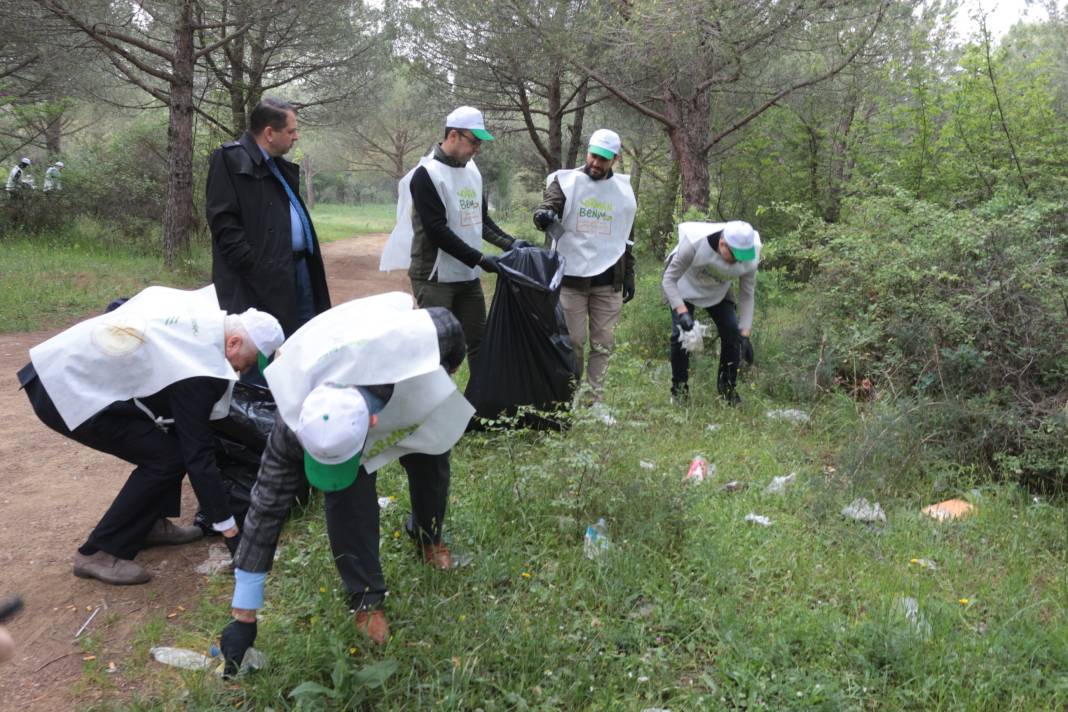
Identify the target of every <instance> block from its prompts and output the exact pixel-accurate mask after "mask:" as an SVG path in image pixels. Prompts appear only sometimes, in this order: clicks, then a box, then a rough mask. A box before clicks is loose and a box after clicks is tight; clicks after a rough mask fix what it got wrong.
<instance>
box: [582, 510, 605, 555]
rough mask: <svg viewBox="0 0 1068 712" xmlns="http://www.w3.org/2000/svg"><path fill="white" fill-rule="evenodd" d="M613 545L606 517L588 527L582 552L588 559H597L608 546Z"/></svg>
mask: <svg viewBox="0 0 1068 712" xmlns="http://www.w3.org/2000/svg"><path fill="white" fill-rule="evenodd" d="M610 546H612V542H611V541H609V539H608V525H607V524H606V523H605V521H604V517H601V518H600V519H598V520H597V523H596V524H591V525H589V526H588V527H586V536H585V537H584V538H583V541H582V553H583V554H584V555H585V556H586V558H587V559H596V558H597V557H599V556H600V555H601V554H603V553H604V552H605V551H607V550H608V548H609V547H610Z"/></svg>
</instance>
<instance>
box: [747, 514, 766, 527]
mask: <svg viewBox="0 0 1068 712" xmlns="http://www.w3.org/2000/svg"><path fill="white" fill-rule="evenodd" d="M745 521H747V522H752V523H753V524H759V525H760V526H762V527H770V526H771V520H770V519H768V518H767V517H765V516H764V515H763V514H754V513H753V512H750V513H749V514H747V515H745Z"/></svg>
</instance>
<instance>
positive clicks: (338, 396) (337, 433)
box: [296, 383, 371, 465]
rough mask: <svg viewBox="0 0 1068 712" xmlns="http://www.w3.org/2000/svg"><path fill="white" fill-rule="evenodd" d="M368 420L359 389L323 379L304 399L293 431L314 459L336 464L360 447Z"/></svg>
mask: <svg viewBox="0 0 1068 712" xmlns="http://www.w3.org/2000/svg"><path fill="white" fill-rule="evenodd" d="M370 424H371V412H370V411H369V410H368V408H367V401H365V400H364V399H363V394H362V393H360V391H359V389H357V388H356V387H354V386H339V385H337V384H335V383H323V384H321V385H319V386H316V387H315V389H314V390H312V392H311V393H309V394H308V397H307V398H305V399H304V405H302V406H301V408H300V422H299V423H298V425H297V433H296V435H297V439H298V440H300V444H301V446H302V447H303V448H304V449H305V450H306V451H307V453H308V454H309V455H311V456H312V457H313V458H315V460H316V461H318V462H321V463H322V464H324V465H338V464H341V463H342V462H346V461H348V460H351V459H352V458H353V457H354V456H355V455H356V454H357V453H358V452H360V450H362V449H363V443H364V441H365V440H367V429H368V428H369V427H370Z"/></svg>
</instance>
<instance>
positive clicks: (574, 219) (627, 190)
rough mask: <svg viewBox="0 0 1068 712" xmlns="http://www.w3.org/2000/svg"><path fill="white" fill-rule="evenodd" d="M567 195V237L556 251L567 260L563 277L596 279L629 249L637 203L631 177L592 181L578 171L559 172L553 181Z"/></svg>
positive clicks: (549, 181)
mask: <svg viewBox="0 0 1068 712" xmlns="http://www.w3.org/2000/svg"><path fill="white" fill-rule="evenodd" d="M554 178H555V179H556V180H558V181H559V182H560V189H561V190H562V191H563V192H564V198H565V202H564V215H563V219H562V220H561V223H562V225H563V228H564V236H563V237H562V238H560V241H559V243H558V244H557V248H556V249H557V251H558V252H559V253H560V254H561V255H563V256H564V274H566V275H567V276H569V277H594V276H596V275H599V274H601V273H602V272H604V271H605V270H606V269H608V268H609V267H611V266H612V265H614V264H615V263H616V262H618V261H619V258H620V257H621V256H622V255H623V252H624V250H626V248H627V241H628V240H629V239H630V230H631V227H633V225H634V215H635V213H636V212H637V210H638V203H637V201H636V200H635V198H634V191H633V190H632V189H631V187H630V176H628V175H622V174H619V173H615V174H613V175H612V177H611V178H609V179H604V180H593V179H592V178H590V177H589V176H588V175H586V174H585V173H583V172H582V171H581V170H579V169H572V170H562V171H556V172H555V173H553V174H551V175H550V176H549V178H548V180H547V181H546V183H545V185H546V187H548V186H549V185H551V184H552V182H553V179H554Z"/></svg>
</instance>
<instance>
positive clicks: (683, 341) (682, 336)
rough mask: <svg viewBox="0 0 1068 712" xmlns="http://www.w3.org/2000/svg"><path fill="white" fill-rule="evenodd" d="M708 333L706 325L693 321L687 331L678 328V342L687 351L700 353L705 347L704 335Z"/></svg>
mask: <svg viewBox="0 0 1068 712" xmlns="http://www.w3.org/2000/svg"><path fill="white" fill-rule="evenodd" d="M707 334H708V325H707V324H702V323H701V322H699V321H695V322H694V323H693V328H692V329H690V330H689V331H682V330H680V333H679V344H680V345H681V346H682V348H683V349H685V350H686V352H687V353H691V354H696V353H700V352H701V351H703V350H704V348H705V336H706V335H707Z"/></svg>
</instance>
